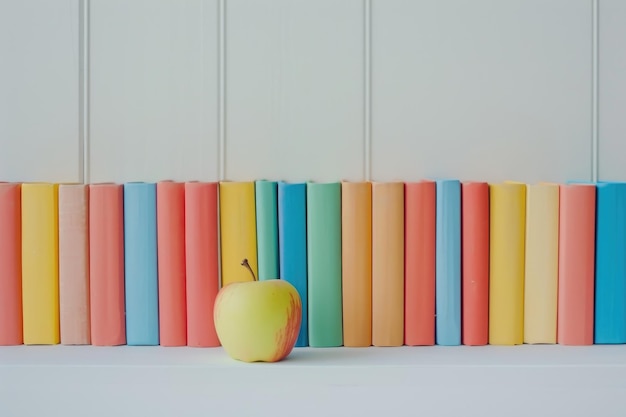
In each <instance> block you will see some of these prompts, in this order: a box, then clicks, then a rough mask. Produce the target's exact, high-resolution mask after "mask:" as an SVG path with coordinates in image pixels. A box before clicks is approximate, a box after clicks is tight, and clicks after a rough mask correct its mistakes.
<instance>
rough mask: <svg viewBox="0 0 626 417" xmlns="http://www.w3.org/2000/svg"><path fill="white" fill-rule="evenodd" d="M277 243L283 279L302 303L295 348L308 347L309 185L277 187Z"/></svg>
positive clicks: (282, 183)
mask: <svg viewBox="0 0 626 417" xmlns="http://www.w3.org/2000/svg"><path fill="white" fill-rule="evenodd" d="M278 242H279V243H278V246H279V255H280V256H279V259H280V277H281V279H284V280H285V281H288V282H289V283H291V284H292V285H293V286H294V287H296V290H298V293H299V294H300V299H301V301H302V325H301V326H300V333H299V334H298V340H297V341H296V346H298V347H303V346H308V345H309V327H308V315H307V309H308V304H307V252H306V183H297V184H289V183H285V182H279V183H278Z"/></svg>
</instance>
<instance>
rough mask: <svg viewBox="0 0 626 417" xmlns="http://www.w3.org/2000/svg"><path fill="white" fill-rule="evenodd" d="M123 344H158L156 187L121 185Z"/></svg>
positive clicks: (149, 185) (134, 184)
mask: <svg viewBox="0 0 626 417" xmlns="http://www.w3.org/2000/svg"><path fill="white" fill-rule="evenodd" d="M124 280H125V286H126V292H125V295H126V343H127V344H128V345H146V346H154V345H158V344H159V282H158V263H157V220H156V184H154V183H126V184H124Z"/></svg>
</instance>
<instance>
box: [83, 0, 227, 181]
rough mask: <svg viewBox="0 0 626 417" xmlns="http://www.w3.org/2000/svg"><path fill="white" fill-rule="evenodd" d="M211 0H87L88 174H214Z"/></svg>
mask: <svg viewBox="0 0 626 417" xmlns="http://www.w3.org/2000/svg"><path fill="white" fill-rule="evenodd" d="M217 39H218V10H217V0H189V1H181V2H178V1H172V0H152V1H132V2H129V1H125V0H92V2H91V52H90V53H91V84H90V85H91V91H90V94H91V101H90V106H91V108H90V111H91V119H90V120H91V137H90V141H91V142H90V162H91V164H90V169H91V182H97V181H157V180H161V179H174V180H192V179H193V180H198V179H200V180H215V179H217V174H218V172H217V167H218V165H217V161H218V153H217V126H218V124H217V106H218V99H217V91H218V84H217V79H218V77H217V69H218V66H217V56H218V54H217V50H218V49H217V48H218V43H217Z"/></svg>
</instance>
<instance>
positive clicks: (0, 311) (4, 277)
mask: <svg viewBox="0 0 626 417" xmlns="http://www.w3.org/2000/svg"><path fill="white" fill-rule="evenodd" d="M21 199H22V196H21V185H20V184H17V183H0V346H7V345H21V344H22V343H23V342H24V338H23V334H22V204H21Z"/></svg>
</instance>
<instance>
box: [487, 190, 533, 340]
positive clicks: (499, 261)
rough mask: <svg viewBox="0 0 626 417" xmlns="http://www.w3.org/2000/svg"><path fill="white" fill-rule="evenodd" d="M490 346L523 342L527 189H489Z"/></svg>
mask: <svg viewBox="0 0 626 417" xmlns="http://www.w3.org/2000/svg"><path fill="white" fill-rule="evenodd" d="M489 192H490V195H489V198H490V207H489V211H490V224H489V234H490V249H489V252H490V263H489V344H492V345H518V344H522V343H523V342H524V262H525V260H524V258H525V255H524V252H525V234H526V233H525V232H526V231H525V229H526V185H525V184H519V183H503V184H493V185H491V186H490V191H489Z"/></svg>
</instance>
